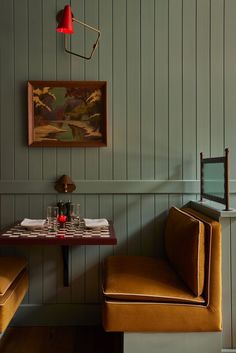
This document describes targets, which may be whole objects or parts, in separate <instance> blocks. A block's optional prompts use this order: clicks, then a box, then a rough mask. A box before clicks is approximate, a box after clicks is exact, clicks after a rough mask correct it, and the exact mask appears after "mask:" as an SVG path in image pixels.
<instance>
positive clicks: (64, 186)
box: [55, 175, 76, 193]
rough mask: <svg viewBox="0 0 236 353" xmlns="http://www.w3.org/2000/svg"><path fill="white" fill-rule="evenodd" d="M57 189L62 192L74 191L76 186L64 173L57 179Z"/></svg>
mask: <svg viewBox="0 0 236 353" xmlns="http://www.w3.org/2000/svg"><path fill="white" fill-rule="evenodd" d="M55 189H56V190H57V191H58V192H60V193H64V192H73V191H74V190H75V189H76V186H75V183H74V182H73V181H72V179H71V178H70V177H69V176H68V175H62V177H60V178H59V179H58V180H57V181H56V183H55Z"/></svg>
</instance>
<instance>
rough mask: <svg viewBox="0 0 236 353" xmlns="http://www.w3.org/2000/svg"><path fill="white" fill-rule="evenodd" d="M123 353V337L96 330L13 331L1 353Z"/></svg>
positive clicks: (63, 328)
mask: <svg viewBox="0 0 236 353" xmlns="http://www.w3.org/2000/svg"><path fill="white" fill-rule="evenodd" d="M49 352H50V353H54V352H55V353H122V335H121V334H119V333H107V332H104V331H103V329H102V328H101V327H97V326H79V327H10V328H8V329H7V331H6V333H5V334H4V336H3V337H2V339H1V342H0V353H49Z"/></svg>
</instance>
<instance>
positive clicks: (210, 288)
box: [103, 209, 222, 332]
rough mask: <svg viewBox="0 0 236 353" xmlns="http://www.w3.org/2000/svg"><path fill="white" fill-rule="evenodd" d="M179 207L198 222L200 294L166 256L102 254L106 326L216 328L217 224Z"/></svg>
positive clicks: (218, 302)
mask: <svg viewBox="0 0 236 353" xmlns="http://www.w3.org/2000/svg"><path fill="white" fill-rule="evenodd" d="M181 212H184V213H186V214H189V217H194V218H195V219H196V220H198V221H200V222H202V224H203V226H204V227H203V229H204V239H205V243H204V248H205V251H206V252H207V253H206V254H205V258H206V263H205V266H204V267H205V273H204V286H203V293H202V295H200V296H196V295H195V294H194V293H193V291H192V290H191V289H190V288H189V286H188V285H186V283H185V282H184V281H183V278H182V276H180V275H179V274H178V271H176V270H175V268H174V267H173V265H172V264H171V263H170V262H169V260H168V258H167V259H166V260H159V259H153V258H148V257H142V256H111V257H108V258H107V259H106V261H105V266H104V281H103V286H104V288H103V291H104V303H103V326H104V328H105V330H106V331H120V332H145V331H148V332H194V331H220V330H221V329H222V313H221V229H220V224H219V223H218V222H216V221H214V220H212V219H210V218H208V217H206V216H203V215H202V214H200V213H198V212H195V211H192V210H188V209H186V210H184V211H181ZM201 227H202V226H201ZM201 231H202V230H201ZM196 263H197V262H196Z"/></svg>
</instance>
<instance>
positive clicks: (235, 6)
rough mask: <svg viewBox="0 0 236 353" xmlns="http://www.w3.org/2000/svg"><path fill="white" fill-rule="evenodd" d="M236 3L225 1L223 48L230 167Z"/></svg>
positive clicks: (234, 175)
mask: <svg viewBox="0 0 236 353" xmlns="http://www.w3.org/2000/svg"><path fill="white" fill-rule="evenodd" d="M235 11H236V2H235V1H232V0H227V1H225V19H224V20H225V48H224V60H225V62H224V84H225V92H224V93H225V95H224V97H225V106H224V108H225V145H226V146H228V147H230V149H231V151H232V152H231V155H230V161H231V166H234V165H235V164H236V154H235V134H234V131H235V130H236V121H235V119H234V118H233V117H234V114H235V110H236V91H235V84H236V73H235V70H234V67H235V60H236V43H235V40H234V34H235V32H236V21H235V16H234V14H235ZM230 176H231V179H236V170H235V168H231V170H230Z"/></svg>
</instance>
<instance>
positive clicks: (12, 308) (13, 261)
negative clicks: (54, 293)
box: [0, 256, 28, 333]
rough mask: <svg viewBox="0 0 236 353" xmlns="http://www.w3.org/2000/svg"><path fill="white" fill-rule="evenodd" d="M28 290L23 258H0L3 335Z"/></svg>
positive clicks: (25, 263) (0, 326) (1, 329)
mask: <svg viewBox="0 0 236 353" xmlns="http://www.w3.org/2000/svg"><path fill="white" fill-rule="evenodd" d="M27 290H28V272H27V261H26V259H25V258H24V257H20V256H19V257H13V256H12V257H11V256H3V257H0V333H3V332H4V330H5V329H6V327H7V326H8V324H9V322H10V320H11V319H12V317H13V316H14V314H15V312H16V310H17V308H18V307H19V305H20V303H21V301H22V299H23V298H24V296H25V294H26V292H27Z"/></svg>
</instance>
